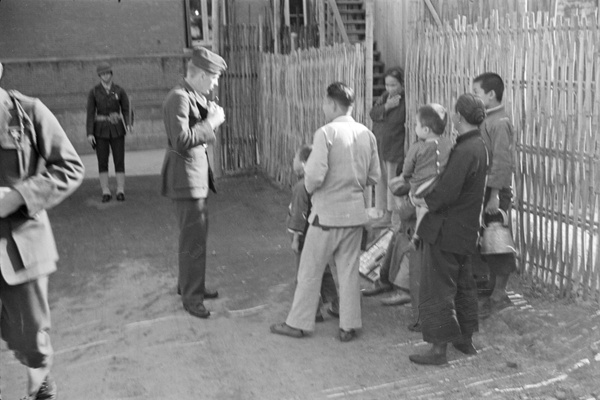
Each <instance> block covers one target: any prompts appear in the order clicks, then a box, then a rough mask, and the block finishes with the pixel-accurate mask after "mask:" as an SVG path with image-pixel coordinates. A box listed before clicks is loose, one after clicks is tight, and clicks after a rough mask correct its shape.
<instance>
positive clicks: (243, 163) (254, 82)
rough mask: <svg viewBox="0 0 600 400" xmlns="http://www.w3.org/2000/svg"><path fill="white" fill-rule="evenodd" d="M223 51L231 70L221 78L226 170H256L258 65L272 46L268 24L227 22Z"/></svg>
mask: <svg viewBox="0 0 600 400" xmlns="http://www.w3.org/2000/svg"><path fill="white" fill-rule="evenodd" d="M221 29H222V41H221V46H222V47H221V54H222V55H223V57H224V58H225V59H226V60H227V63H228V69H227V71H226V72H225V73H224V75H223V76H222V78H221V83H220V86H221V89H220V95H221V97H222V98H221V99H220V103H221V104H223V107H224V109H225V115H226V117H227V120H226V121H225V124H223V125H222V126H221V128H220V134H219V140H220V143H219V144H220V146H218V148H219V150H220V155H221V164H222V168H223V172H224V173H226V174H231V173H235V172H240V171H246V170H248V169H253V168H255V167H256V165H257V163H258V153H257V140H258V138H257V132H258V126H259V117H260V115H259V113H258V112H257V105H258V104H259V93H260V90H259V83H260V81H259V77H258V72H259V65H260V59H261V52H262V51H269V50H270V49H271V46H272V43H271V39H270V38H271V34H270V33H269V28H268V26H265V25H226V26H223V27H222V28H221Z"/></svg>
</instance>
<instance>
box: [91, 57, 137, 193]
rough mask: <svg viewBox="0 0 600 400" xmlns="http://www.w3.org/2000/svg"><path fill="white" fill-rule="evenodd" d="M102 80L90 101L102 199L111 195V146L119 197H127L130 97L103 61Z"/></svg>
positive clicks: (92, 138) (99, 66)
mask: <svg viewBox="0 0 600 400" xmlns="http://www.w3.org/2000/svg"><path fill="white" fill-rule="evenodd" d="M96 73H97V74H98V77H99V78H100V83H99V84H97V85H96V86H94V87H93V88H92V90H90V93H89V94H88V101H87V122H86V132H87V138H88V141H89V142H90V144H91V145H92V148H94V149H95V150H96V156H97V158H98V172H99V179H100V188H101V189H102V202H103V203H106V202H109V201H110V200H111V199H112V194H111V191H110V188H109V185H108V156H109V154H110V152H111V150H112V155H113V161H114V164H115V175H116V178H117V200H118V201H125V134H126V133H127V132H128V131H131V119H130V117H131V116H130V105H129V98H128V97H127V93H125V90H124V89H123V88H122V87H120V86H118V85H115V84H114V83H113V81H112V79H113V71H112V67H111V65H110V64H109V63H107V62H102V63H100V64H98V66H97V67H96Z"/></svg>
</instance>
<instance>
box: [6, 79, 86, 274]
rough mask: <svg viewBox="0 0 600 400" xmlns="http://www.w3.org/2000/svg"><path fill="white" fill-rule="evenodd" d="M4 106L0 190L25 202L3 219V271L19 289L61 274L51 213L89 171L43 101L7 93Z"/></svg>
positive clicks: (15, 93)
mask: <svg viewBox="0 0 600 400" xmlns="http://www.w3.org/2000/svg"><path fill="white" fill-rule="evenodd" d="M13 99H14V101H13ZM0 102H2V103H3V104H0V186H8V187H12V188H13V189H14V190H16V191H18V192H19V193H20V194H21V196H22V197H23V199H24V200H25V205H24V206H23V207H21V208H20V209H19V210H17V211H16V212H14V213H13V214H11V215H9V216H7V217H6V218H0V270H1V272H2V276H3V277H4V279H5V280H6V282H7V283H8V284H9V285H16V284H20V283H23V282H27V281H30V280H34V279H36V278H38V277H40V276H43V275H47V274H49V273H51V272H54V271H55V269H56V261H57V260H58V253H57V251H56V244H55V242H54V237H53V235H52V230H51V228H50V223H49V221H48V216H47V214H46V211H45V210H46V209H48V208H51V207H53V206H55V205H57V204H58V203H60V202H61V201H62V200H64V199H65V198H66V197H67V196H69V195H70V194H71V193H72V192H73V191H75V189H76V188H77V187H78V186H79V185H80V184H81V181H82V179H83V174H84V168H83V164H82V162H81V159H80V158H79V156H78V155H77V153H76V152H75V149H74V148H73V146H72V145H71V142H70V141H69V139H68V138H67V135H66V134H65V132H64V131H63V129H62V127H61V126H60V124H59V123H58V121H57V120H56V118H55V117H54V115H53V114H52V113H51V112H50V110H48V108H47V107H46V106H45V105H44V104H42V102H40V101H39V100H38V99H34V98H31V97H27V96H24V95H22V94H20V93H17V92H11V97H9V96H8V95H7V92H5V91H4V90H2V89H0ZM11 109H12V111H9V110H11ZM9 127H10V129H9Z"/></svg>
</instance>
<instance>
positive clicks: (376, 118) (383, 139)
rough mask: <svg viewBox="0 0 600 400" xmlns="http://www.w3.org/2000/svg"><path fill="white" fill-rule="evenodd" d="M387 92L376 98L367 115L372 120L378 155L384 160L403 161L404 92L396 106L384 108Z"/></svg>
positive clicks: (400, 162)
mask: <svg viewBox="0 0 600 400" xmlns="http://www.w3.org/2000/svg"><path fill="white" fill-rule="evenodd" d="M387 99H388V92H384V93H383V94H382V95H381V97H379V98H378V99H377V101H376V102H375V105H374V106H373V108H372V109H371V111H370V113H369V115H370V116H371V120H372V121H373V133H374V134H375V137H376V138H377V147H378V149H379V155H380V157H381V158H383V160H384V161H389V162H392V163H398V164H400V165H402V164H403V163H404V139H405V136H406V129H405V126H404V124H405V123H406V104H405V102H404V94H403V95H402V98H401V99H400V104H399V105H398V107H394V108H391V109H389V110H386V109H385V103H386V101H387Z"/></svg>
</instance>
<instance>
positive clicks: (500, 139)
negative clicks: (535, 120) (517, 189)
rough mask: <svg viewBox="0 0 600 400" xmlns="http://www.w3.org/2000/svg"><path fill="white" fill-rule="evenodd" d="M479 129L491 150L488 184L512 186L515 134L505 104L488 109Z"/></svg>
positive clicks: (492, 185)
mask: <svg viewBox="0 0 600 400" xmlns="http://www.w3.org/2000/svg"><path fill="white" fill-rule="evenodd" d="M479 129H480V130H481V136H482V137H483V140H484V141H485V144H486V146H487V148H488V151H489V152H490V167H489V171H488V180H487V186H488V187H491V188H494V189H502V188H509V187H511V186H512V175H513V172H514V171H515V160H514V151H515V135H514V132H513V126H512V123H511V122H510V119H509V118H508V115H507V114H506V110H505V109H504V105H500V106H498V107H495V108H492V109H489V110H487V117H486V118H485V121H483V124H481V126H480V127H479Z"/></svg>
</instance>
